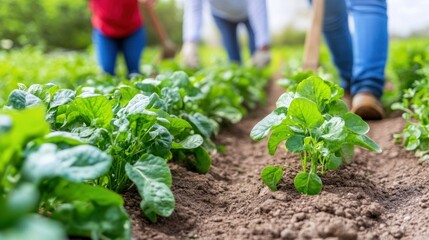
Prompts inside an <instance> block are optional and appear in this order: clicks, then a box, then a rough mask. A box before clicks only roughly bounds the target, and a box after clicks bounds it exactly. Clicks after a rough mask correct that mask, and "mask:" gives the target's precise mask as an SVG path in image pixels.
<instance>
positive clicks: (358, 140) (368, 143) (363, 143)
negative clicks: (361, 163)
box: [345, 134, 381, 153]
mask: <svg viewBox="0 0 429 240" xmlns="http://www.w3.org/2000/svg"><path fill="white" fill-rule="evenodd" d="M345 141H346V142H347V143H352V144H355V145H358V146H360V147H363V148H366V149H368V150H371V151H374V152H377V153H381V148H380V147H379V146H378V145H377V143H375V142H374V141H373V140H372V139H371V138H369V137H367V136H365V135H356V134H349V136H348V137H347V138H346V140H345Z"/></svg>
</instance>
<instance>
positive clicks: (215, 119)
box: [0, 66, 267, 239]
mask: <svg viewBox="0 0 429 240" xmlns="http://www.w3.org/2000/svg"><path fill="white" fill-rule="evenodd" d="M266 83H267V78H266V76H263V75H262V73H261V72H258V71H257V70H254V69H245V68H241V67H237V66H225V67H220V68H213V69H210V70H202V71H200V72H197V73H195V74H194V75H193V76H192V77H188V76H187V74H185V73H184V72H173V73H171V74H161V75H158V76H156V77H155V78H146V79H144V78H134V79H132V80H130V81H122V82H119V83H117V82H116V81H115V80H114V79H107V80H106V81H96V80H91V81H88V82H87V83H85V84H83V85H80V86H79V87H78V88H76V89H67V88H61V87H59V86H58V85H56V84H52V83H48V84H33V85H30V86H26V85H24V84H20V85H19V87H18V89H15V90H13V91H12V92H11V94H10V95H9V98H8V99H7V102H6V105H5V107H4V110H3V111H2V112H1V114H0V116H1V117H0V125H1V128H0V130H1V131H0V134H1V135H2V137H1V139H2V141H1V142H0V143H1V146H0V148H2V149H12V150H13V152H4V153H3V154H5V155H4V156H2V164H1V165H0V167H1V168H0V170H1V171H0V172H1V175H0V181H1V182H0V183H1V192H0V195H1V196H2V199H1V205H0V210H4V211H5V212H10V214H8V215H6V216H10V218H9V219H7V218H6V219H5V221H4V222H3V224H0V238H1V236H6V237H8V236H21V235H17V234H24V233H31V232H32V231H33V230H34V228H39V227H37V226H36V225H32V224H30V223H33V222H34V223H36V222H37V223H39V222H40V223H41V224H42V225H43V224H45V225H44V227H46V228H42V227H40V229H42V230H43V229H46V231H41V232H40V234H45V233H46V232H49V233H52V234H53V233H56V234H58V235H56V236H57V237H56V238H62V237H64V236H66V235H65V233H66V234H67V235H69V236H84V237H91V238H92V239H117V238H119V239H129V238H130V219H129V217H128V215H127V213H126V212H125V210H124V208H123V199H122V197H121V196H120V195H118V194H117V193H121V192H123V191H126V190H128V189H130V188H131V187H132V186H133V185H135V186H136V188H137V190H138V192H139V194H140V196H141V197H142V201H141V209H142V211H143V213H144V215H145V216H146V217H147V218H148V219H149V220H151V221H152V222H155V221H157V218H158V216H162V217H168V216H170V215H171V214H172V212H173V211H174V207H175V199H174V195H173V193H172V191H171V190H170V188H171V185H172V176H171V172H170V169H169V166H168V164H167V162H168V161H174V162H177V163H178V164H183V165H185V166H187V167H188V168H189V169H190V170H193V171H197V172H199V173H206V172H207V171H208V170H209V169H210V164H211V159H210V154H209V153H210V152H215V151H216V146H215V145H214V143H213V142H212V141H211V137H212V136H213V135H214V134H216V133H217V132H218V131H219V128H220V126H221V124H222V122H224V121H227V122H232V123H236V122H238V121H239V120H240V119H241V118H242V117H243V115H244V114H245V113H246V109H247V108H252V107H255V106H256V104H257V103H259V102H262V101H263V100H264V99H265V95H264V89H263V87H264V86H265V84H266ZM34 119H36V120H37V122H34V121H36V120H34ZM35 124H37V127H36V128H35V127H34V126H35ZM39 126H40V128H41V130H40V131H39V132H36V133H35V132H33V131H36V130H37V129H38V128H39ZM42 127H43V128H42ZM33 129H35V130H33ZM14 136H18V137H14ZM15 138H16V139H17V140H16V142H14V140H11V139H15ZM10 144H15V145H12V146H13V147H11V145H10ZM12 150H11V151H12ZM3 163H4V164H3ZM27 186H30V187H27ZM30 191H32V192H30ZM29 193H31V194H33V195H34V197H33V198H31V199H33V200H31V201H30V198H23V199H26V201H28V202H25V203H22V204H23V205H21V206H18V205H19V204H21V203H20V202H17V201H16V200H17V199H20V198H21V197H22V196H23V195H25V194H29ZM16 204H18V205H16ZM24 204H27V205H25V206H26V207H22V206H24ZM15 210H16V211H17V212H16V211H15ZM36 213H39V214H40V215H36ZM41 216H44V217H41ZM34 218H37V219H39V220H40V221H33V219H34ZM12 220H13V221H12ZM53 220H55V221H56V222H54V221H53ZM59 223H60V224H59ZM118 223H120V224H118ZM61 226H62V227H63V228H62V227H61ZM47 229H51V230H47ZM64 230H65V231H64ZM45 236H47V235H40V237H41V238H42V237H43V239H54V238H53V237H45Z"/></svg>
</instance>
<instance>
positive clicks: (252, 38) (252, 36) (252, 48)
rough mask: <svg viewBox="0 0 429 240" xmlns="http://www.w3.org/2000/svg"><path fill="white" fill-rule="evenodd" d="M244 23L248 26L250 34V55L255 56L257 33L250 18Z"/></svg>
mask: <svg viewBox="0 0 429 240" xmlns="http://www.w3.org/2000/svg"><path fill="white" fill-rule="evenodd" d="M244 25H245V26H246V29H247V33H248V34H249V50H250V56H253V53H255V50H256V42H255V33H254V31H253V28H252V25H251V24H250V21H249V20H246V21H244Z"/></svg>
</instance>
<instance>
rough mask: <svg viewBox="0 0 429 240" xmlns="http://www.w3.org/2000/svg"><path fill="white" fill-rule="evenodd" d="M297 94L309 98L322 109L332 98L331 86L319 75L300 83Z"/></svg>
mask: <svg viewBox="0 0 429 240" xmlns="http://www.w3.org/2000/svg"><path fill="white" fill-rule="evenodd" d="M296 94H297V95H298V96H300V97H304V98H307V99H309V100H311V101H313V102H315V103H316V104H317V106H318V107H319V109H322V108H321V106H322V104H323V103H324V102H325V101H326V100H328V99H330V98H331V88H330V87H329V86H328V85H327V84H326V83H325V82H324V81H323V80H322V79H321V78H319V77H315V76H312V77H309V78H307V79H305V80H304V81H302V82H301V83H300V84H298V86H297V88H296Z"/></svg>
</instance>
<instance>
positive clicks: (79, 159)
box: [22, 143, 112, 182]
mask: <svg viewBox="0 0 429 240" xmlns="http://www.w3.org/2000/svg"><path fill="white" fill-rule="evenodd" d="M111 163H112V158H111V157H110V156H109V155H107V154H106V153H104V152H102V151H101V150H99V149H98V148H96V147H93V146H89V145H80V146H76V147H72V148H68V149H65V150H59V149H58V148H57V147H56V146H55V145H54V144H49V143H46V144H43V145H41V146H40V147H39V148H38V149H37V150H35V151H32V152H30V153H29V155H28V157H27V160H26V161H25V163H24V166H23V169H22V173H23V175H24V176H25V177H26V178H27V179H29V180H31V181H33V182H39V181H41V180H42V179H46V178H53V177H64V178H66V179H68V180H70V181H75V182H82V181H85V180H90V179H95V178H97V177H100V176H102V175H103V174H104V173H106V172H107V170H108V169H109V168H110V165H111Z"/></svg>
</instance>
